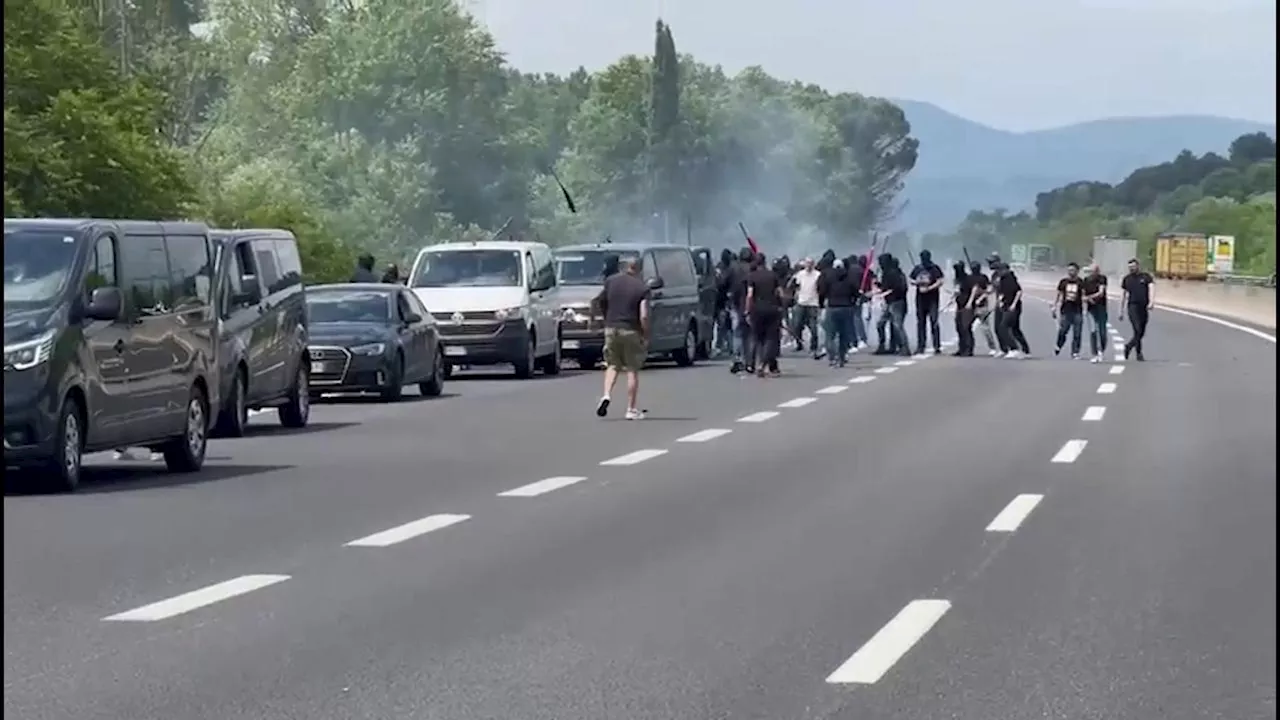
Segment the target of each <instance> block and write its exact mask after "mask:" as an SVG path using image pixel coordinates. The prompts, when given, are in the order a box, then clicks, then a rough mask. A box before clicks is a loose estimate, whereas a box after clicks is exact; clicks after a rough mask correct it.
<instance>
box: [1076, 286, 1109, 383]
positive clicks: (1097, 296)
mask: <svg viewBox="0 0 1280 720" xmlns="http://www.w3.org/2000/svg"><path fill="white" fill-rule="evenodd" d="M1081 287H1082V288H1083V291H1084V307H1085V312H1087V313H1088V314H1089V350H1090V352H1091V353H1092V354H1093V357H1092V358H1090V360H1089V362H1092V363H1100V362H1102V359H1103V357H1104V356H1105V355H1106V352H1107V276H1106V275H1103V274H1102V268H1100V267H1098V264H1097V263H1093V264H1092V265H1090V266H1089V274H1088V275H1086V276H1085V278H1084V282H1083V283H1082V284H1081Z"/></svg>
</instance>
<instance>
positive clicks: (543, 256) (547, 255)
mask: <svg viewBox="0 0 1280 720" xmlns="http://www.w3.org/2000/svg"><path fill="white" fill-rule="evenodd" d="M533 263H534V265H536V266H537V274H536V277H537V280H538V282H537V285H538V286H540V287H545V288H553V287H555V286H556V262H555V256H554V255H552V254H551V251H550V250H548V249H546V248H538V249H537V250H534V251H533Z"/></svg>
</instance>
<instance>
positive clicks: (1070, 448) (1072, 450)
mask: <svg viewBox="0 0 1280 720" xmlns="http://www.w3.org/2000/svg"><path fill="white" fill-rule="evenodd" d="M1088 444H1089V441H1088V440H1068V441H1067V442H1066V443H1065V444H1064V445H1063V446H1062V449H1060V450H1058V454H1057V455H1054V456H1053V459H1052V460H1050V461H1049V462H1055V463H1073V462H1075V461H1076V458H1078V457H1080V453H1082V452H1084V447H1085V446H1086V445H1088Z"/></svg>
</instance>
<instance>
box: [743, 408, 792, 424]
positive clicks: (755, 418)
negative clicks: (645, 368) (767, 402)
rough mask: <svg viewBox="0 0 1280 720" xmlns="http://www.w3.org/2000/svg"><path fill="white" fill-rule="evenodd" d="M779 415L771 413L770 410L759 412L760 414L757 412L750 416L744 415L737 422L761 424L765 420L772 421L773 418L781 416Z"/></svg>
mask: <svg viewBox="0 0 1280 720" xmlns="http://www.w3.org/2000/svg"><path fill="white" fill-rule="evenodd" d="M781 414H782V413H779V412H774V411H772V410H761V411H760V412H758V413H751V414H750V415H744V416H743V417H740V418H738V422H741V423H762V422H764V421H766V420H772V419H774V418H776V417H778V416H779V415H781Z"/></svg>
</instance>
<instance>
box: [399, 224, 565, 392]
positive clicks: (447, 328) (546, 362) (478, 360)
mask: <svg viewBox="0 0 1280 720" xmlns="http://www.w3.org/2000/svg"><path fill="white" fill-rule="evenodd" d="M408 287H409V288H410V289H412V290H413V292H414V294H415V295H417V297H418V299H419V300H421V301H422V304H423V305H424V306H425V307H426V309H427V311H429V312H430V314H431V315H432V316H433V317H434V318H435V321H436V327H437V330H438V331H439V334H440V338H441V342H443V343H444V353H445V363H446V364H445V373H446V375H448V374H449V373H451V372H452V370H453V368H454V367H455V366H469V367H470V366H477V365H502V364H508V363H509V364H511V365H512V366H513V367H514V368H515V374H516V377H518V378H529V377H533V375H534V373H535V372H536V371H538V370H542V372H543V373H544V374H546V375H558V374H559V373H560V295H559V286H558V283H557V282H556V272H555V263H554V261H553V259H552V255H551V248H550V247H548V246H547V245H546V244H544V243H540V242H515V241H509V240H490V241H487V242H462V243H442V244H439V245H430V246H427V247H425V248H423V249H422V250H421V251H420V252H419V253H418V257H417V258H416V259H415V260H414V262H413V269H412V270H411V271H410V272H409V282H408Z"/></svg>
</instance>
